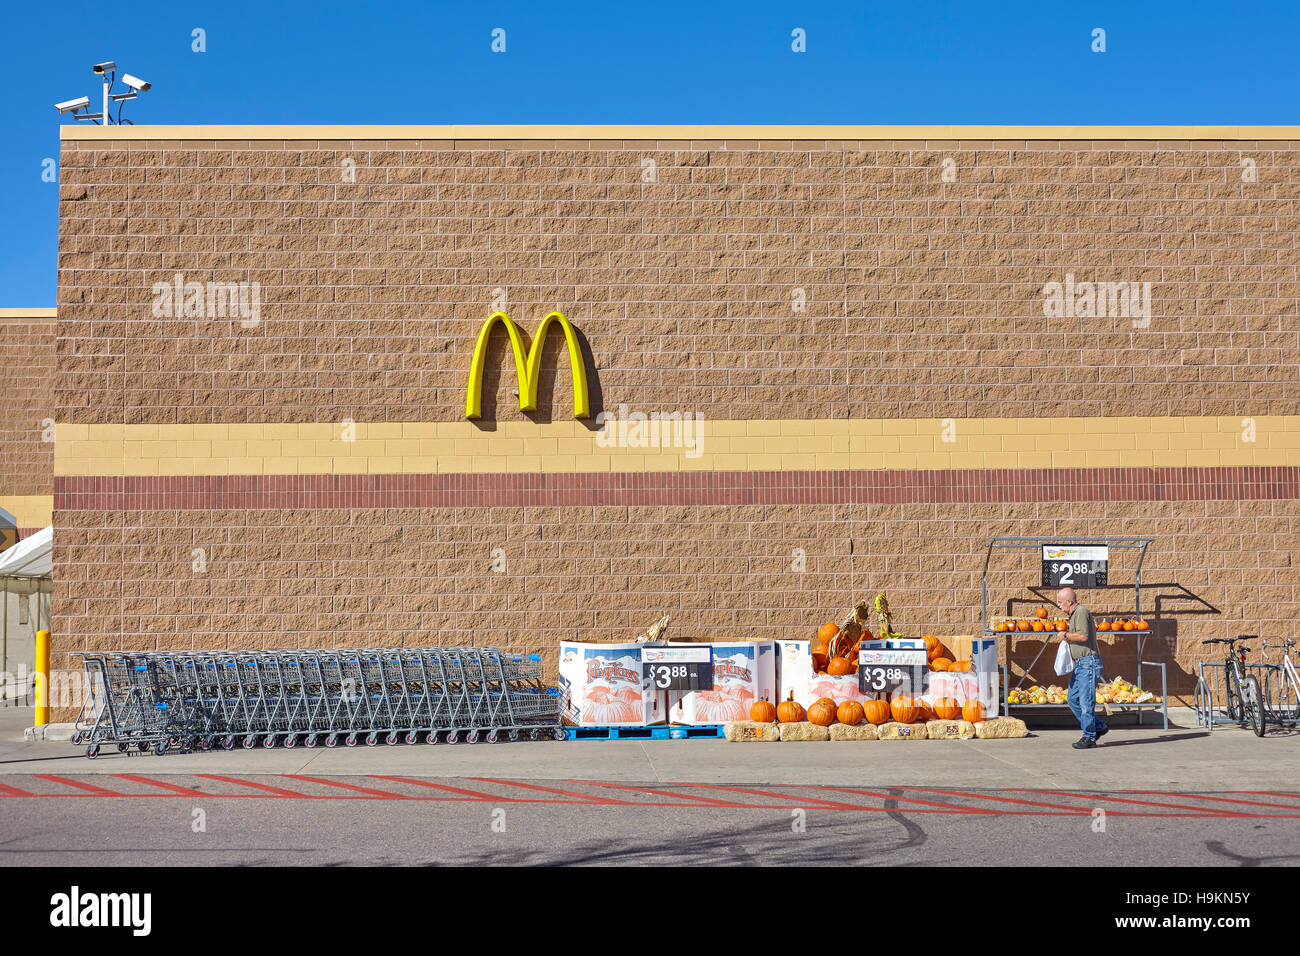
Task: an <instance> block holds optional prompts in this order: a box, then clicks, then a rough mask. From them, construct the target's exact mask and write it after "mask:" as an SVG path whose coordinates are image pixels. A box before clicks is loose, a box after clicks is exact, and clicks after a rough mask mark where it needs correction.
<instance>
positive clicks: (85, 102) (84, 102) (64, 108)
mask: <svg viewBox="0 0 1300 956" xmlns="http://www.w3.org/2000/svg"><path fill="white" fill-rule="evenodd" d="M89 105H90V97H89V96H78V97H77V98H76V99H75V100H65V101H64V102H62V103H55V104H54V108H55V109H56V110H58V111H59V112H60V113H75V112H76V111H77V110H80V109H85V108H86V107H87V106H89Z"/></svg>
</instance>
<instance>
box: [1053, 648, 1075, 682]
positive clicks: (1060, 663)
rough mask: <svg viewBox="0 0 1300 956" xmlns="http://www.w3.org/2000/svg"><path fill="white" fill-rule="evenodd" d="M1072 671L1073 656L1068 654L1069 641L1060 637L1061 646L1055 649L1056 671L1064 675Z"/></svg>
mask: <svg viewBox="0 0 1300 956" xmlns="http://www.w3.org/2000/svg"><path fill="white" fill-rule="evenodd" d="M1073 671H1074V657H1073V656H1072V655H1071V654H1070V642H1069V641H1067V640H1064V639H1062V641H1061V646H1060V647H1058V648H1057V649H1056V673H1057V674H1058V675H1059V676H1061V677H1064V676H1065V675H1066V674H1069V673H1072V672H1073Z"/></svg>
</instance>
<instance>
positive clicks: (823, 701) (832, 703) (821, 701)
mask: <svg viewBox="0 0 1300 956" xmlns="http://www.w3.org/2000/svg"><path fill="white" fill-rule="evenodd" d="M818 704H825V705H826V706H827V707H829V708H830V709H831V712H832V713H833V712H834V711H835V708H836V707H838V706H839V704H837V703H835V701H833V700H831V699H830V698H829V697H818V698H817V699H816V700H815V701H813V706H814V707H815V706H817V705H818ZM809 709H810V710H811V709H812V708H809Z"/></svg>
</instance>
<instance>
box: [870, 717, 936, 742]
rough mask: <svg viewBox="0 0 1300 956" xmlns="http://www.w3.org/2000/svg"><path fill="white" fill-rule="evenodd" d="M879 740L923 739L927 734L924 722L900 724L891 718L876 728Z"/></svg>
mask: <svg viewBox="0 0 1300 956" xmlns="http://www.w3.org/2000/svg"><path fill="white" fill-rule="evenodd" d="M876 731H877V732H878V733H879V735H880V739H881V740H925V739H926V738H927V737H928V736H929V734H928V732H927V731H926V729H925V724H900V723H899V722H898V721H896V720H891V721H890V722H889V723H887V724H881V725H880V726H879V727H877V728H876Z"/></svg>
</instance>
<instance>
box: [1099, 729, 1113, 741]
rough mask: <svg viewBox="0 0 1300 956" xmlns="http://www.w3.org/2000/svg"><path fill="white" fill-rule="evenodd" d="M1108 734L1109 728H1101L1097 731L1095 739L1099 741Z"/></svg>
mask: <svg viewBox="0 0 1300 956" xmlns="http://www.w3.org/2000/svg"><path fill="white" fill-rule="evenodd" d="M1108 733H1110V728H1109V727H1102V728H1101V730H1099V731H1097V739H1098V740H1101V738H1102V737H1105V736H1106V735H1107V734H1108Z"/></svg>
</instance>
